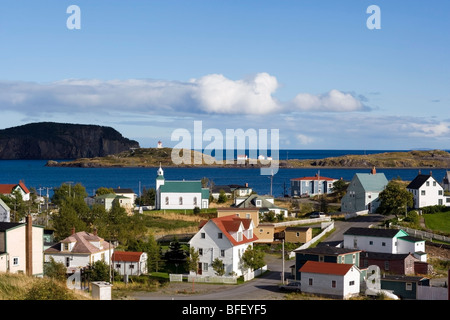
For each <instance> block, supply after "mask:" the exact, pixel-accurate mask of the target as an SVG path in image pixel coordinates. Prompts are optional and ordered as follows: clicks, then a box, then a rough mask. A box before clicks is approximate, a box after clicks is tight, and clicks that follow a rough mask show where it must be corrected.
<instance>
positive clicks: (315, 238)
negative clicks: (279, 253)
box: [289, 221, 334, 258]
mask: <svg viewBox="0 0 450 320" xmlns="http://www.w3.org/2000/svg"><path fill="white" fill-rule="evenodd" d="M325 226H326V227H325ZM324 227H325V228H324ZM333 228H334V221H331V222H329V223H325V224H324V225H323V226H322V232H321V233H320V234H318V235H317V236H315V237H314V238H312V239H311V240H309V241H308V242H306V243H304V244H302V245H301V246H300V247H298V248H296V249H295V250H302V249H306V248H309V246H310V245H311V244H313V243H314V242H316V241H317V240H319V239H320V238H322V237H323V236H324V235H325V234H326V233H327V232H328V231H331V230H332V229H333ZM295 250H292V251H291V252H289V258H293V257H295V252H294V251H295Z"/></svg>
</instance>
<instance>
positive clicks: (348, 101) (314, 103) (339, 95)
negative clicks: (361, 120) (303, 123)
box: [292, 89, 365, 112]
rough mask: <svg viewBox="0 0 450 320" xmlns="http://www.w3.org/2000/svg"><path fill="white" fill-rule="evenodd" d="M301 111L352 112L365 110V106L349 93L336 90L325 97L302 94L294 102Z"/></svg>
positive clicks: (294, 105) (295, 106)
mask: <svg viewBox="0 0 450 320" xmlns="http://www.w3.org/2000/svg"><path fill="white" fill-rule="evenodd" d="M292 105H293V107H294V108H295V109H296V110H299V111H329V112H351V111H361V110H364V108H365V107H364V105H363V104H362V103H361V101H360V100H358V99H356V98H355V97H354V96H352V95H351V94H349V93H343V92H341V91H338V90H336V89H333V90H331V91H330V92H328V93H326V94H323V95H312V94H309V93H300V94H298V95H297V96H296V97H295V98H294V99H293V101H292Z"/></svg>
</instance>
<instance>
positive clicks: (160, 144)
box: [157, 141, 163, 149]
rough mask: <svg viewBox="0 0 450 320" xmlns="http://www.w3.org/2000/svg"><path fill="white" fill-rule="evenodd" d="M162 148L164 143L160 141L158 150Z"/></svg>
mask: <svg viewBox="0 0 450 320" xmlns="http://www.w3.org/2000/svg"><path fill="white" fill-rule="evenodd" d="M162 147H163V145H162V142H161V141H158V146H157V148H158V149H161V148H162Z"/></svg>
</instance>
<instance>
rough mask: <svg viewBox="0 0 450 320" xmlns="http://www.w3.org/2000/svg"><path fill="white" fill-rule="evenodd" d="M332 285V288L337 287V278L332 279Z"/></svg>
mask: <svg viewBox="0 0 450 320" xmlns="http://www.w3.org/2000/svg"><path fill="white" fill-rule="evenodd" d="M331 287H332V288H336V280H332V281H331Z"/></svg>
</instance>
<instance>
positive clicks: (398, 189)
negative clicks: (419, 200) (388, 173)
mask: <svg viewBox="0 0 450 320" xmlns="http://www.w3.org/2000/svg"><path fill="white" fill-rule="evenodd" d="M378 197H379V199H380V206H379V207H378V209H377V212H378V213H380V214H384V215H389V214H394V215H395V216H396V217H398V215H400V214H402V213H406V210H407V207H412V206H413V194H412V193H411V192H409V191H408V190H406V187H404V186H403V185H401V184H399V183H398V182H395V181H389V183H388V184H387V185H386V187H385V189H384V190H383V191H381V192H380V194H379V195H378Z"/></svg>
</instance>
